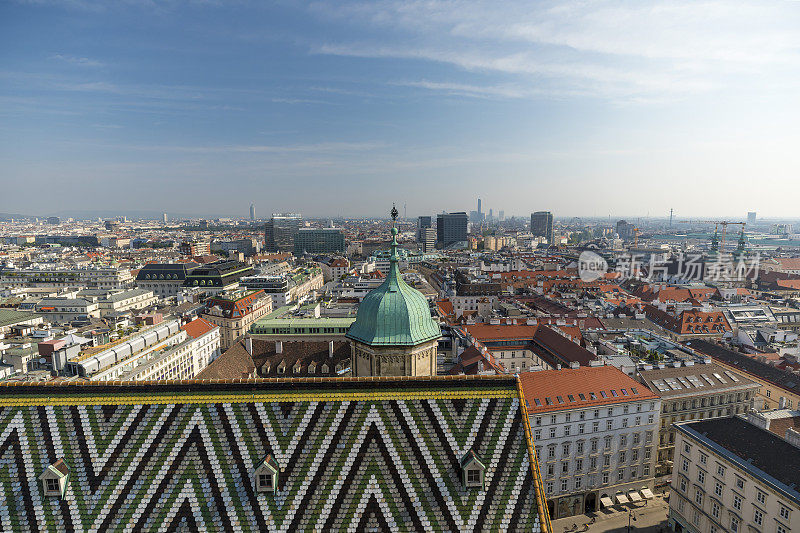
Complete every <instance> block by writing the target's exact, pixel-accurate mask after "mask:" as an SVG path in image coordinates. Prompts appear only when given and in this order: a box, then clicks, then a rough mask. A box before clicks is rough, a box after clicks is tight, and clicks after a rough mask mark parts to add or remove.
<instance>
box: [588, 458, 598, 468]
mask: <svg viewBox="0 0 800 533" xmlns="http://www.w3.org/2000/svg"><path fill="white" fill-rule="evenodd" d="M596 468H597V457H591V458H589V470H594V469H596Z"/></svg>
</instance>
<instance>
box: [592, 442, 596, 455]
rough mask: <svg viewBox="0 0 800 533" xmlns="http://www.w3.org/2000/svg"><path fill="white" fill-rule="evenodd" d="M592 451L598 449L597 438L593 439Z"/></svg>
mask: <svg viewBox="0 0 800 533" xmlns="http://www.w3.org/2000/svg"><path fill="white" fill-rule="evenodd" d="M592 451H593V452H596V451H597V439H592Z"/></svg>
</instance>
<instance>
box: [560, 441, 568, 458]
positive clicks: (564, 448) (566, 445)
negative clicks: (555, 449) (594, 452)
mask: <svg viewBox="0 0 800 533" xmlns="http://www.w3.org/2000/svg"><path fill="white" fill-rule="evenodd" d="M561 455H569V442H565V443H564V444H563V446H562V452H561Z"/></svg>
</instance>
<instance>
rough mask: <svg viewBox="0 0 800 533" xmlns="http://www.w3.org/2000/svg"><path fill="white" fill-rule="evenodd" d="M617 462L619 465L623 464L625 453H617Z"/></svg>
mask: <svg viewBox="0 0 800 533" xmlns="http://www.w3.org/2000/svg"><path fill="white" fill-rule="evenodd" d="M619 462H620V463H624V462H625V452H624V451H621V452H619Z"/></svg>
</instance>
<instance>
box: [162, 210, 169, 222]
mask: <svg viewBox="0 0 800 533" xmlns="http://www.w3.org/2000/svg"><path fill="white" fill-rule="evenodd" d="M163 217H164V218H163V220H164V224H166V223H167V222H168V221H169V217H167V214H166V213H164V215H163Z"/></svg>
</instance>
